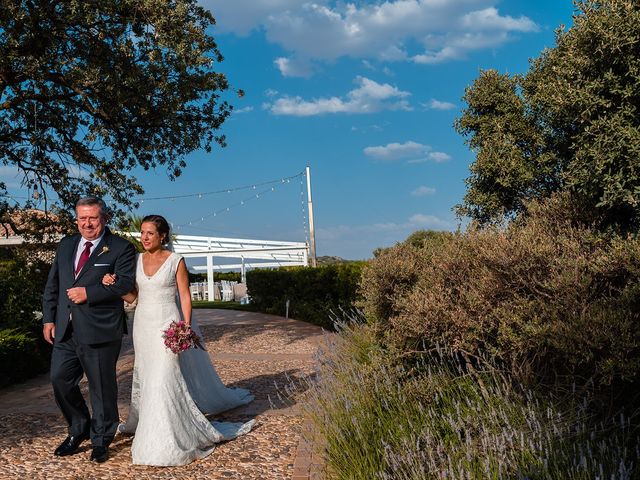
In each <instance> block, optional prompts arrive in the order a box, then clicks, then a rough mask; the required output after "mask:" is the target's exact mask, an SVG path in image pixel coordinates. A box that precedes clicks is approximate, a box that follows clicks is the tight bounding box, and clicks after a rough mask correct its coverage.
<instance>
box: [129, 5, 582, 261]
mask: <svg viewBox="0 0 640 480" xmlns="http://www.w3.org/2000/svg"><path fill="white" fill-rule="evenodd" d="M201 4H202V5H203V6H205V7H207V8H209V9H210V10H211V11H212V12H213V15H214V16H215V18H216V20H217V22H218V24H217V26H216V28H215V29H212V31H211V33H212V34H213V35H214V36H215V38H216V40H217V42H218V45H219V47H220V49H221V51H222V53H223V55H224V56H225V61H224V62H223V63H222V64H221V65H219V66H218V69H219V70H220V71H222V72H224V73H225V74H226V75H227V76H228V78H229V80H230V82H231V84H232V85H233V86H234V87H235V88H239V89H242V90H244V92H245V96H244V97H242V98H238V97H235V96H231V97H230V99H231V101H232V102H233V103H234V105H235V107H236V111H235V112H234V114H233V116H232V118H231V119H230V120H228V121H227V122H226V123H225V124H224V125H223V129H222V131H223V133H225V134H226V135H227V141H228V146H227V147H226V148H224V149H220V148H218V149H214V151H213V152H211V153H210V154H206V153H205V152H196V153H194V154H193V155H191V156H190V157H189V158H187V163H188V167H187V169H186V170H185V172H184V174H183V176H181V177H180V178H179V179H178V180H177V181H175V182H170V181H169V180H168V179H167V177H166V174H165V172H164V171H163V170H162V169H158V171H156V172H136V176H138V178H139V180H140V182H141V184H142V185H143V186H144V188H145V189H146V193H145V197H147V200H145V201H144V203H143V204H142V206H141V208H140V210H139V212H138V213H140V214H148V213H160V214H163V215H165V216H166V217H167V218H168V219H169V220H170V221H171V222H172V223H173V224H174V227H176V228H175V230H176V231H177V233H184V234H192V235H208V236H233V237H244V238H264V239H273V240H302V241H303V240H305V227H304V222H305V220H304V218H303V203H302V202H301V199H303V198H304V197H302V196H301V183H300V182H301V180H304V179H303V178H301V177H297V178H295V179H293V180H291V181H290V182H289V183H282V182H280V183H279V184H276V185H274V186H275V191H271V190H270V187H271V185H269V186H267V187H266V188H265V187H257V188H256V190H252V189H249V190H240V191H236V192H231V193H223V194H213V195H204V196H202V198H198V197H197V196H196V197H191V198H184V199H175V200H171V199H165V200H151V199H150V198H151V197H157V196H167V195H176V196H178V195H183V194H189V193H199V192H210V191H216V190H222V189H227V188H230V187H237V186H244V185H253V184H257V183H262V182H267V181H270V180H274V179H280V178H284V177H289V176H293V175H296V174H298V173H299V172H302V171H303V170H304V168H305V166H306V165H310V166H311V178H312V188H313V197H314V213H315V220H316V222H315V223H316V242H317V253H318V255H337V256H340V257H343V258H347V259H363V258H368V257H370V256H371V254H372V251H373V250H374V249H375V248H376V247H383V246H389V245H393V244H394V243H395V242H397V241H400V240H403V239H404V238H406V237H407V236H408V235H409V234H410V233H411V232H412V231H414V230H417V229H436V230H453V229H455V228H456V227H457V226H458V225H459V223H460V221H459V220H458V219H456V218H455V216H454V214H453V212H452V208H453V206H454V205H455V204H457V203H459V202H460V201H461V199H462V197H463V195H464V191H465V185H464V179H465V178H466V177H467V176H468V166H469V164H470V163H471V162H472V161H473V155H472V154H471V152H469V151H468V149H467V148H466V146H465V145H464V141H463V139H462V138H461V137H460V136H459V135H458V134H457V133H456V132H455V131H454V129H453V122H454V120H455V118H456V117H457V116H459V115H460V112H461V109H462V108H463V103H462V101H461V97H462V95H463V94H464V89H465V87H467V86H469V85H470V84H471V83H472V81H473V80H474V79H475V78H476V77H477V76H478V73H479V70H480V69H487V68H495V69H498V70H499V71H501V72H509V73H521V72H525V71H526V70H527V68H528V60H529V58H533V57H536V56H538V55H539V54H540V52H541V50H542V49H543V48H544V47H550V46H553V44H554V30H555V29H556V27H557V26H558V25H560V24H563V23H564V24H570V22H571V15H572V13H573V4H572V2H571V1H570V0H536V1H534V0H517V1H516V0H504V1H495V0H388V1H387V2H384V3H383V2H374V1H355V2H353V3H342V2H335V1H321V0H320V1H316V2H315V3H311V2H308V1H304V0H302V1H300V0H238V1H229V0H201ZM265 189H266V190H268V191H267V192H265V193H264V194H263V195H260V197H259V198H257V197H256V196H255V193H256V192H260V191H262V190H265ZM241 201H244V205H238V204H239V203H240V202H241ZM233 205H235V206H233ZM228 206H229V207H230V209H229V211H228V212H227V211H226V210H225V209H226V207H228ZM213 212H218V213H217V214H216V215H215V216H213Z"/></svg>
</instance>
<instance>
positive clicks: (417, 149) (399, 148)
mask: <svg viewBox="0 0 640 480" xmlns="http://www.w3.org/2000/svg"><path fill="white" fill-rule="evenodd" d="M430 149H431V147H429V146H428V145H422V144H421V143H418V142H414V141H412V140H409V141H408V142H405V143H388V144H387V145H384V146H383V145H379V146H375V147H367V148H365V149H364V154H365V155H366V156H368V157H372V158H375V159H376V160H385V161H390V160H401V159H405V158H415V157H418V156H421V155H424V154H425V153H426V152H428V151H429V150H430Z"/></svg>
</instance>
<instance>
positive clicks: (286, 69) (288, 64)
mask: <svg viewBox="0 0 640 480" xmlns="http://www.w3.org/2000/svg"><path fill="white" fill-rule="evenodd" d="M273 63H275V65H276V66H277V67H278V70H280V73H281V74H282V76H283V77H302V78H309V77H310V76H311V75H313V71H314V68H313V65H312V63H311V62H310V61H309V60H306V59H299V58H294V57H292V58H287V57H279V58H276V59H275V60H274V61H273Z"/></svg>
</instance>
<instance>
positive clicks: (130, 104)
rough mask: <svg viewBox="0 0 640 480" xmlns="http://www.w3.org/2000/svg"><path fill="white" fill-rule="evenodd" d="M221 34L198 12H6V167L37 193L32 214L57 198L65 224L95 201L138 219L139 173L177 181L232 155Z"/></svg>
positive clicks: (151, 8)
mask: <svg viewBox="0 0 640 480" xmlns="http://www.w3.org/2000/svg"><path fill="white" fill-rule="evenodd" d="M214 23H215V20H214V18H213V16H212V15H211V13H210V12H209V11H208V10H205V9H204V8H202V7H201V6H199V4H198V2H197V1H196V0H175V1H171V2H167V1H164V0H124V1H121V0H69V1H65V2H51V1H49V0H34V1H30V2H23V1H17V0H9V1H4V2H2V4H1V6H0V31H1V32H2V35H0V71H2V75H0V164H5V165H6V164H8V165H13V166H15V167H17V168H18V169H19V170H20V171H22V172H23V173H24V180H25V183H26V186H27V187H28V188H30V189H32V190H33V191H37V193H38V199H36V200H32V201H27V202H26V203H25V204H24V205H22V207H26V208H29V207H31V206H32V205H37V204H38V203H39V201H40V200H41V199H43V198H44V199H47V197H50V196H51V195H50V194H48V192H51V191H53V192H55V194H56V197H57V198H48V199H47V206H48V207H49V208H51V207H52V206H53V207H54V209H55V207H59V208H60V213H61V214H63V215H66V214H65V212H66V211H67V210H71V207H72V206H73V204H74V203H75V201H76V200H77V198H78V197H79V196H80V195H81V194H86V193H93V194H97V195H100V196H108V197H110V198H112V199H113V200H114V203H115V204H116V205H122V206H125V207H128V206H131V205H132V204H133V198H135V196H137V195H138V194H140V193H142V192H143V190H142V187H141V186H140V185H139V184H138V182H137V180H136V178H135V177H134V176H132V175H130V174H129V172H128V171H130V170H132V169H134V168H137V167H142V168H143V169H144V170H148V169H150V168H156V167H163V168H164V169H165V170H166V172H167V175H168V176H169V178H171V179H174V178H176V177H178V176H179V175H180V174H181V171H182V169H183V168H184V167H185V166H186V163H185V161H184V158H185V157H186V156H187V155H188V154H189V153H191V152H193V151H195V150H198V149H201V148H203V149H205V150H206V151H210V150H211V148H212V146H213V145H215V144H219V145H221V146H224V145H225V138H224V136H223V135H221V134H220V133H219V130H220V128H221V126H222V124H223V122H224V121H225V120H226V119H227V117H228V116H229V114H230V112H231V106H230V105H229V104H228V103H227V102H226V101H223V99H222V98H221V95H223V94H224V92H225V91H226V90H228V89H229V84H228V82H227V79H226V77H225V76H224V75H223V74H220V73H216V71H215V70H214V68H216V65H217V64H218V63H219V62H221V61H222V60H223V57H222V55H221V53H220V51H219V50H218V47H217V45H216V42H215V41H214V39H213V37H211V35H210V34H209V33H208V32H210V29H211V27H212V26H213V25H214ZM238 93H239V94H240V95H241V94H242V92H241V91H239V92H238ZM25 145H26V147H25ZM106 152H108V153H106ZM4 190H6V185H4V184H3V183H1V182H0V193H1V192H2V191H4ZM7 209H9V206H8V204H7V203H6V202H4V203H3V204H2V205H0V213H2V211H3V210H7ZM115 213H117V214H119V215H122V214H123V211H122V210H117V211H116V212H115ZM49 221H51V219H49ZM57 222H58V223H60V222H61V219H57ZM36 233H37V232H36Z"/></svg>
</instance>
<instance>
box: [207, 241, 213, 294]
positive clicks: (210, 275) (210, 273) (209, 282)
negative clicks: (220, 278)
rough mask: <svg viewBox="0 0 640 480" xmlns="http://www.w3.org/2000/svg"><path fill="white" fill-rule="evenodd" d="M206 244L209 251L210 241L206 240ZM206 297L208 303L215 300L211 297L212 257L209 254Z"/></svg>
mask: <svg viewBox="0 0 640 480" xmlns="http://www.w3.org/2000/svg"><path fill="white" fill-rule="evenodd" d="M207 244H208V248H209V250H211V240H208V241H207ZM207 295H208V297H209V301H210V302H213V301H214V300H215V297H214V296H213V255H212V254H211V253H209V254H207Z"/></svg>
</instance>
